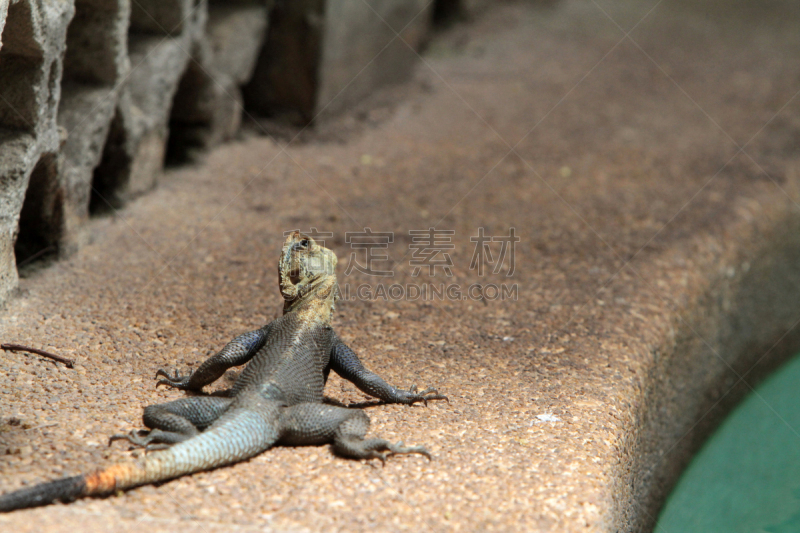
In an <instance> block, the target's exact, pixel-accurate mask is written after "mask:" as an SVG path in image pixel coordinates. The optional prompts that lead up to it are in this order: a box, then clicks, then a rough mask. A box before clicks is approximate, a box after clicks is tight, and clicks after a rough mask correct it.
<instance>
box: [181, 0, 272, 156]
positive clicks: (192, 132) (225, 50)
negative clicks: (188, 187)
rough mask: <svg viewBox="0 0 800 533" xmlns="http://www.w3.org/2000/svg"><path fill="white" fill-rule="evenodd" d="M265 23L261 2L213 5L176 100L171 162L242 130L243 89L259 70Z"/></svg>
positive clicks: (218, 2) (266, 11) (214, 3)
mask: <svg viewBox="0 0 800 533" xmlns="http://www.w3.org/2000/svg"><path fill="white" fill-rule="evenodd" d="M267 18H268V9H267V6H266V5H265V4H264V3H263V2H259V3H255V2H232V3H231V2H220V1H215V2H212V3H211V4H210V5H209V14H208V24H207V28H206V36H207V37H206V39H203V40H202V41H199V42H198V43H197V44H196V46H195V48H194V51H193V55H192V61H191V62H190V63H189V66H188V67H187V69H186V73H185V74H184V76H183V78H182V79H181V82H180V85H179V87H178V92H177V95H176V97H175V105H174V106H173V109H172V114H171V117H170V124H169V128H170V145H169V147H168V153H169V157H171V158H174V159H175V160H177V161H180V160H183V159H186V158H189V157H190V156H191V152H193V151H194V150H197V149H205V148H208V147H210V146H213V145H216V144H219V143H220V142H222V141H225V140H228V139H230V138H231V137H233V135H234V134H235V133H236V132H237V131H238V130H239V125H240V124H241V116H242V110H243V103H242V95H241V90H240V87H241V85H242V84H244V83H245V82H246V81H247V80H249V79H250V76H251V74H252V72H253V68H254V67H255V62H256V59H257V58H258V53H259V51H260V50H261V45H262V42H263V40H264V35H265V30H266V27H267Z"/></svg>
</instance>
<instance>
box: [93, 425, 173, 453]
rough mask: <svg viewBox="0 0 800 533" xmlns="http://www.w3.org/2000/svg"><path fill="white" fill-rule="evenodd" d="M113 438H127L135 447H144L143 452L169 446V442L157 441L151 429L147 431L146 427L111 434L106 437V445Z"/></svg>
mask: <svg viewBox="0 0 800 533" xmlns="http://www.w3.org/2000/svg"><path fill="white" fill-rule="evenodd" d="M115 440H127V441H128V442H130V443H131V444H132V445H133V446H135V447H137V448H144V451H145V453H150V452H154V451H157V450H164V449H166V448H169V447H170V444H167V443H164V442H157V440H158V438H157V437H156V435H154V434H153V431H148V430H146V429H132V430H131V431H130V432H128V433H117V434H116V435H111V436H110V437H109V438H108V445H109V446H111V444H112V443H113V442H114V441H115Z"/></svg>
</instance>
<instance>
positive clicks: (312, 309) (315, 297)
mask: <svg viewBox="0 0 800 533" xmlns="http://www.w3.org/2000/svg"><path fill="white" fill-rule="evenodd" d="M338 298H339V284H338V283H337V281H336V276H330V275H327V276H320V277H319V278H318V279H316V280H313V281H312V282H311V283H309V284H308V285H306V286H305V287H303V289H302V290H301V291H300V292H299V293H298V296H297V298H295V299H293V300H285V301H284V302H283V314H284V315H285V314H287V313H297V314H299V315H303V316H307V317H308V319H309V320H313V321H314V322H318V323H323V324H325V325H330V323H331V318H332V316H333V310H334V308H335V305H336V300H337V299H338Z"/></svg>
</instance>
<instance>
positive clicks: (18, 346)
mask: <svg viewBox="0 0 800 533" xmlns="http://www.w3.org/2000/svg"><path fill="white" fill-rule="evenodd" d="M0 348H2V349H3V350H9V351H12V352H30V353H35V354H37V355H41V356H42V357H49V358H50V359H52V360H53V361H58V362H59V363H64V364H65V365H67V368H73V367H74V366H75V360H74V359H67V358H66V357H61V356H60V355H56V354H54V353H50V352H45V351H44V350H39V349H38V348H31V347H29V346H22V345H21V344H0Z"/></svg>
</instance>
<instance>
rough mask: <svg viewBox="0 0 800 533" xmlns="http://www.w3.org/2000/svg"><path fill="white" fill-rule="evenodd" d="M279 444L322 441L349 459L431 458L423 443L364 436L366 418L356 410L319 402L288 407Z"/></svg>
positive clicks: (321, 442) (367, 422)
mask: <svg viewBox="0 0 800 533" xmlns="http://www.w3.org/2000/svg"><path fill="white" fill-rule="evenodd" d="M280 424H281V430H282V436H281V440H280V443H281V444H287V445H298V444H300V445H302V444H324V443H326V442H330V443H332V445H333V451H334V452H335V453H337V454H339V455H341V456H344V457H349V458H351V459H379V460H380V461H381V462H383V463H385V462H386V457H387V456H388V455H394V454H409V453H416V454H420V455H424V456H425V457H427V458H428V459H430V458H431V456H430V453H428V451H427V450H426V449H425V448H423V447H422V446H405V445H404V444H403V443H402V442H398V443H396V444H395V443H391V442H389V441H387V440H384V439H378V438H370V439H365V438H364V436H365V435H366V434H367V431H368V430H369V417H368V416H367V415H366V414H364V412H363V411H360V410H358V409H348V408H345V407H337V406H332V405H326V404H318V403H303V404H298V405H294V406H291V407H287V408H286V409H285V410H284V412H283V414H282V416H281V419H280Z"/></svg>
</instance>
